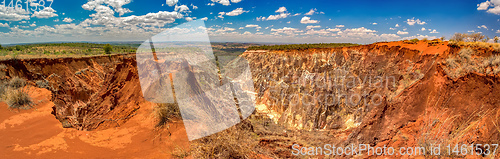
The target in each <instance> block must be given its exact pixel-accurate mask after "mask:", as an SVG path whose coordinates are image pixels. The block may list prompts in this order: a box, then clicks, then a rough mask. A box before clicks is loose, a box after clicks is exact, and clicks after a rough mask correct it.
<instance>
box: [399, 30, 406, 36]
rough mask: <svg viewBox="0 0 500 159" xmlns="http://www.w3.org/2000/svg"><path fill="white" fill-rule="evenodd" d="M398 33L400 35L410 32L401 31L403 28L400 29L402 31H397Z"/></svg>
mask: <svg viewBox="0 0 500 159" xmlns="http://www.w3.org/2000/svg"><path fill="white" fill-rule="evenodd" d="M397 34H398V35H406V34H408V32H405V31H401V30H400V31H398V33H397Z"/></svg>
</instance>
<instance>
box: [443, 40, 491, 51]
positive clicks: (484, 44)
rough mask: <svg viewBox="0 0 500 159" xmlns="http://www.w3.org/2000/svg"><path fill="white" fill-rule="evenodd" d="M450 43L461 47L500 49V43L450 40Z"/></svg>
mask: <svg viewBox="0 0 500 159" xmlns="http://www.w3.org/2000/svg"><path fill="white" fill-rule="evenodd" d="M449 45H451V46H459V47H480V48H492V49H493V50H495V51H500V43H487V42H464V41H458V42H457V41H450V42H449Z"/></svg>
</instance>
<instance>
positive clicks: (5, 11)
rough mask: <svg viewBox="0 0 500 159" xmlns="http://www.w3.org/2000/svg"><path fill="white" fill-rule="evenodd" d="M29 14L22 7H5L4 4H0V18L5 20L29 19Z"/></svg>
mask: <svg viewBox="0 0 500 159" xmlns="http://www.w3.org/2000/svg"><path fill="white" fill-rule="evenodd" d="M29 19H30V16H29V15H28V12H26V10H24V9H20V8H18V9H14V10H11V8H7V7H5V6H3V5H2V6H0V20H5V21H21V20H29Z"/></svg>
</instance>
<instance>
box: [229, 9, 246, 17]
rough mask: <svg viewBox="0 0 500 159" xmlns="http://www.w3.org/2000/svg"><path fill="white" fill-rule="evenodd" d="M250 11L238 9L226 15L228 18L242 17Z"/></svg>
mask: <svg viewBox="0 0 500 159" xmlns="http://www.w3.org/2000/svg"><path fill="white" fill-rule="evenodd" d="M246 12H248V11H244V10H243V8H236V9H235V10H233V11H231V12H229V13H226V15H227V16H237V15H240V14H243V13H246Z"/></svg>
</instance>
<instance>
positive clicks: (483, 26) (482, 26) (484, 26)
mask: <svg viewBox="0 0 500 159" xmlns="http://www.w3.org/2000/svg"><path fill="white" fill-rule="evenodd" d="M477 28H479V29H481V28H484V29H488V27H486V25H481V26H477Z"/></svg>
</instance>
